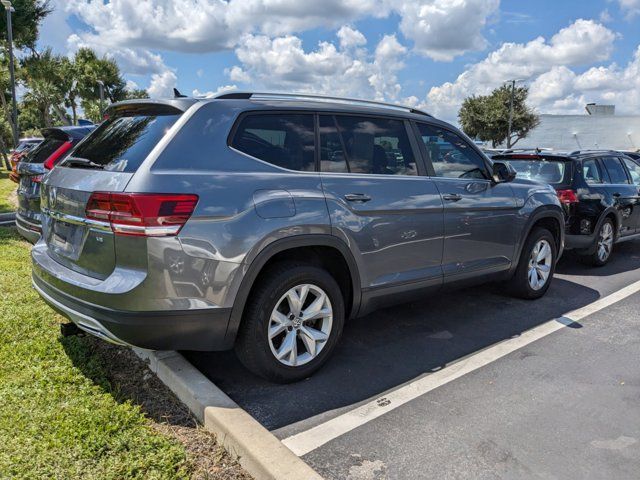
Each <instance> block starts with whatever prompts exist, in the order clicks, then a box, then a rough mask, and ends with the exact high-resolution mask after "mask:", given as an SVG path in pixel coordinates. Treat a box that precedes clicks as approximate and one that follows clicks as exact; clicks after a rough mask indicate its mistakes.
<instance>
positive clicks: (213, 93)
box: [192, 85, 238, 98]
mask: <svg viewBox="0 0 640 480" xmlns="http://www.w3.org/2000/svg"><path fill="white" fill-rule="evenodd" d="M237 89H238V86H237V85H223V86H221V87H218V88H217V89H216V90H215V91H211V90H210V91H207V92H201V91H200V90H198V89H197V88H196V89H195V90H194V91H193V92H192V95H193V96H194V97H204V98H211V97H215V96H217V95H220V94H221V93H223V92H232V91H234V90H237Z"/></svg>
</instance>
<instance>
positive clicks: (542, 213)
mask: <svg viewBox="0 0 640 480" xmlns="http://www.w3.org/2000/svg"><path fill="white" fill-rule="evenodd" d="M537 226H542V227H544V228H547V230H550V231H551V233H552V235H553V236H554V238H555V240H556V243H557V248H558V252H557V253H558V254H557V256H556V261H557V259H559V258H560V256H561V255H562V251H563V250H564V212H563V211H562V209H561V207H560V206H558V205H542V206H540V207H538V208H537V209H535V210H534V211H533V212H532V213H531V215H530V216H529V219H528V220H527V222H526V224H525V226H524V228H523V230H522V231H523V234H522V236H521V237H520V242H519V243H518V250H517V254H516V256H515V258H514V260H513V262H512V265H511V269H510V272H511V273H514V272H515V270H516V268H517V267H518V263H519V262H520V256H521V255H522V249H523V248H524V244H525V242H526V241H527V238H529V235H530V234H531V231H532V230H533V229H534V228H535V227H537Z"/></svg>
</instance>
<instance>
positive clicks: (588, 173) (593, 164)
mask: <svg viewBox="0 0 640 480" xmlns="http://www.w3.org/2000/svg"><path fill="white" fill-rule="evenodd" d="M582 175H583V177H584V181H585V182H587V183H588V184H594V183H602V175H600V168H599V167H598V162H597V161H596V159H594V158H592V159H591V160H585V161H584V162H583V164H582Z"/></svg>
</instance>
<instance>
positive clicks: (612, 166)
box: [602, 157, 629, 184]
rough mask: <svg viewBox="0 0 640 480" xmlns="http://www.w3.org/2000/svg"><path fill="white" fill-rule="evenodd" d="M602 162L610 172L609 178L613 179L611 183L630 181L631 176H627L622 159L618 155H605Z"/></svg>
mask: <svg viewBox="0 0 640 480" xmlns="http://www.w3.org/2000/svg"><path fill="white" fill-rule="evenodd" d="M602 163H603V164H604V166H605V168H606V169H607V172H608V173H609V178H610V179H611V183H616V184H619V183H629V178H628V177H627V172H625V170H624V167H623V166H622V163H620V159H619V158H616V157H604V158H603V159H602Z"/></svg>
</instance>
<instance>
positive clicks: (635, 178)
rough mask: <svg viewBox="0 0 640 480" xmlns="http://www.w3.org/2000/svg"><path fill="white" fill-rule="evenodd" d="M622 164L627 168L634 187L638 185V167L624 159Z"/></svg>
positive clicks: (639, 174) (639, 173)
mask: <svg viewBox="0 0 640 480" xmlns="http://www.w3.org/2000/svg"><path fill="white" fill-rule="evenodd" d="M624 164H625V165H626V166H627V169H628V170H629V173H630V174H631V180H632V181H633V183H634V184H635V185H640V165H638V164H637V163H636V162H634V161H633V160H629V159H628V158H625V159H624Z"/></svg>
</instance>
